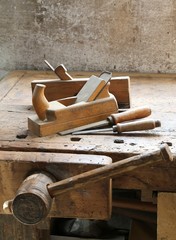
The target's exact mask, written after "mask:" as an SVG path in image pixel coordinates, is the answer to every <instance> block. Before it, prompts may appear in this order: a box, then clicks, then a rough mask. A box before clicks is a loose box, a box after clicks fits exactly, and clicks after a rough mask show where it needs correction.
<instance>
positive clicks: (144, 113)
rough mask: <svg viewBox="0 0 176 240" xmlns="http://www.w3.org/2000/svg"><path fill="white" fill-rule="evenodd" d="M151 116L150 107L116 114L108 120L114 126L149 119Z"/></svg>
mask: <svg viewBox="0 0 176 240" xmlns="http://www.w3.org/2000/svg"><path fill="white" fill-rule="evenodd" d="M150 114H151V109H150V108H148V107H139V108H134V109H130V110H127V111H125V112H122V113H115V114H111V116H110V117H109V118H108V120H109V121H110V122H111V123H112V124H117V123H120V122H125V121H130V120H135V119H139V118H144V117H148V116H149V115H150Z"/></svg>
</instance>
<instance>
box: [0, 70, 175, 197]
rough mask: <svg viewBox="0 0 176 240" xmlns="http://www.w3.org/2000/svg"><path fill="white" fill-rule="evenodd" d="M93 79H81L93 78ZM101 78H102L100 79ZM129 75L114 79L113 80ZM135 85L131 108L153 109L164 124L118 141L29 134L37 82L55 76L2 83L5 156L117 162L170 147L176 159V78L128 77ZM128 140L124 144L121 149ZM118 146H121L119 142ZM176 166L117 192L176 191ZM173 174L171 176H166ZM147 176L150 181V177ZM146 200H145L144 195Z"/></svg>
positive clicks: (118, 183) (147, 171)
mask: <svg viewBox="0 0 176 240" xmlns="http://www.w3.org/2000/svg"><path fill="white" fill-rule="evenodd" d="M92 74H93V73H90V72H86V73H82V72H81V73H80V72H79V73H75V72H72V73H71V75H72V76H73V77H76V78H78V77H89V76H91V75H92ZM94 74H95V75H96V74H99V73H94ZM122 75H125V74H121V73H113V76H122ZM126 75H127V76H130V79H131V89H130V93H131V107H138V106H139V107H140V106H141V107H142V106H148V107H151V109H152V115H151V118H154V119H158V120H160V121H161V123H162V126H161V128H157V129H155V130H150V131H146V132H140V133H137V132H136V133H130V134H127V133H125V134H121V135H116V134H113V133H111V132H110V133H105V134H103V135H102V134H101V135H79V136H73V135H66V136H60V135H58V134H55V135H52V136H48V137H42V138H40V137H37V136H35V135H33V134H32V133H30V132H29V131H28V130H27V117H28V116H30V115H31V114H33V110H32V105H31V98H32V95H31V81H32V80H38V79H55V78H56V75H55V74H54V73H53V72H51V71H13V72H11V73H10V74H8V75H7V76H6V77H4V79H2V80H1V81H0V116H1V117H0V150H1V151H2V150H5V151H24V152H30V151H31V152H42V151H44V152H54V153H88V154H99V155H100V154H103V155H107V156H110V157H112V160H113V161H118V160H121V159H123V158H125V157H129V156H133V155H135V154H139V153H144V152H146V151H152V150H155V149H158V148H159V146H160V144H161V143H164V142H166V143H168V144H169V145H171V146H170V149H171V151H172V152H173V153H174V154H175V153H176V121H175V119H176V108H175V103H176V94H175V93H176V75H171V74H170V75H164V74H126ZM115 140H123V141H124V143H115ZM117 142H118V141H117ZM175 167H176V166H175V162H174V163H172V164H165V163H164V164H161V165H160V166H151V167H146V168H144V169H142V170H140V171H139V170H135V171H133V172H132V173H130V174H129V175H128V176H126V175H125V176H122V177H120V178H118V179H114V180H113V186H114V187H117V188H125V189H126V188H127V189H143V190H144V193H145V190H146V191H148V190H161V191H174V190H176V183H175V182H173V179H174V178H175ZM166 170H167V171H166ZM144 176H145V177H144ZM144 195H145V194H144Z"/></svg>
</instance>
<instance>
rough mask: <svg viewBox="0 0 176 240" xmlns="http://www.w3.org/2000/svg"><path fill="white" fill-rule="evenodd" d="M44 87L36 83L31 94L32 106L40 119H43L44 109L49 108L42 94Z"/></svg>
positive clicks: (44, 115)
mask: <svg viewBox="0 0 176 240" xmlns="http://www.w3.org/2000/svg"><path fill="white" fill-rule="evenodd" d="M45 88H46V86H45V85H44V84H36V86H35V88H34V92H33V95H32V103H33V107H34V109H35V111H36V113H37V115H38V117H39V119H40V120H45V118H46V110H47V109H48V108H49V102H48V100H47V99H46V97H45V94H44V91H45Z"/></svg>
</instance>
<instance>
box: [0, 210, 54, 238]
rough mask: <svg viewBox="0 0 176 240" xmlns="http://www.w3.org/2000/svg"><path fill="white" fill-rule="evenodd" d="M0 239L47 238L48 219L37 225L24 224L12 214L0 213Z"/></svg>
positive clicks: (48, 233)
mask: <svg viewBox="0 0 176 240" xmlns="http://www.w3.org/2000/svg"><path fill="white" fill-rule="evenodd" d="M0 239H1V240H20V239H24V240H49V239H50V219H46V220H45V221H44V222H42V223H40V224H38V225H31V226H29V225H24V224H22V223H20V222H18V221H17V220H16V219H15V218H14V217H13V216H12V215H7V214H1V215H0Z"/></svg>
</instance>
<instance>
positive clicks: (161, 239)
mask: <svg viewBox="0 0 176 240" xmlns="http://www.w3.org/2000/svg"><path fill="white" fill-rule="evenodd" d="M157 213H158V214H157V240H175V239H176V193H164V192H160V193H158V209H157Z"/></svg>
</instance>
